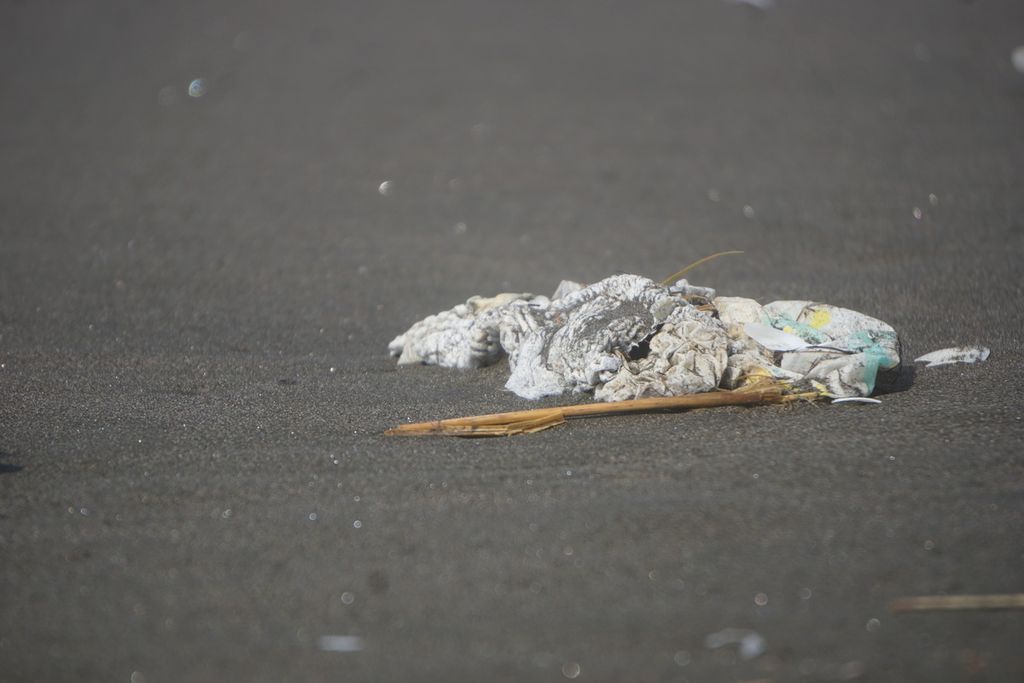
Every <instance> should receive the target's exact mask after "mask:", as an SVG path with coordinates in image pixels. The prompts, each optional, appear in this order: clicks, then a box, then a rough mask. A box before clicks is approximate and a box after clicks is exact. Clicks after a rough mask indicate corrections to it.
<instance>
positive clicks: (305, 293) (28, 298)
mask: <svg viewBox="0 0 1024 683" xmlns="http://www.w3.org/2000/svg"><path fill="white" fill-rule="evenodd" d="M148 5H157V6H156V7H149V6H148ZM428 5H429V7H428ZM1019 44H1024V4H1022V3H1020V2H1018V1H1017V0H1002V1H996V0H985V1H979V2H974V3H971V2H961V1H956V0H919V1H913V2H911V1H907V2H886V1H883V0H876V1H870V2H868V1H860V2H853V1H851V2H839V1H834V2H825V1H821V0H779V2H778V3H776V5H775V6H774V7H773V8H770V9H769V10H767V11H764V12H762V11H760V10H757V9H754V8H752V7H750V6H745V5H739V4H729V3H725V2H717V1H711V0H706V1H703V2H696V1H694V2H683V1H679V2H643V3H641V2H637V3H626V2H584V1H576V2H483V1H469V0H467V1H466V2H437V3H427V2H415V1H413V0H408V1H404V2H373V3H369V2H367V3H355V2H353V3H329V2H318V3H312V2H299V3H277V2H259V3H243V2H229V3H228V2H226V3H206V2H178V3H171V2H168V3H159V4H157V3H130V2H96V3H88V2H63V3H57V2H53V3H41V2H7V3H3V5H2V6H0V179H2V182H0V463H2V465H0V679H2V680H4V681H33V682H34V681H125V682H128V681H134V683H140V682H141V681H145V682H147V683H156V682H160V681H464V680H480V681H498V680H509V681H521V680H550V681H558V680H566V677H572V676H573V675H577V676H578V679H579V680H587V681H682V680H689V681H694V682H697V681H742V680H754V679H764V680H770V681H791V680H807V681H817V680H833V679H844V678H845V679H847V680H852V679H857V678H860V679H861V680H865V681H947V680H948V681H1019V680H1021V679H1022V678H1024V649H1022V648H1021V642H1024V612H969V613H945V614H937V613H932V614H916V615H908V616H893V615H890V614H889V613H888V612H887V608H886V605H887V603H888V601H889V600H891V599H893V598H895V597H898V596H904V595H917V594H937V593H992V592H1017V591H1022V590H1024V570H1022V567H1024V554H1022V553H1024V467H1022V465H1024V455H1022V451H1024V423H1022V421H1021V418H1022V399H1024V396H1022V393H1024V392H1022V384H1024V361H1022V355H1021V351H1020V348H1021V344H1022V328H1024V326H1022V322H1021V312H1022V305H1021V301H1022V298H1021V297H1022V279H1024V278H1022V264H1024V222H1022V221H1024V218H1022V216H1024V192H1022V188H1024V173H1022V171H1024V74H1021V73H1018V72H1016V71H1014V69H1013V67H1012V66H1011V63H1010V54H1011V51H1012V50H1013V48H1014V47H1015V46H1016V45H1019ZM198 77H202V78H205V79H206V83H207V86H206V87H207V90H206V92H205V94H203V96H202V97H198V98H192V97H189V96H188V94H187V92H186V91H187V87H188V84H189V82H190V81H191V80H192V79H193V78H198ZM165 88H166V90H163V89H165ZM385 180H390V181H391V182H392V186H391V192H390V194H388V195H387V196H383V195H382V194H381V193H380V192H379V191H378V186H379V185H380V183H381V182H383V181H385ZM709 193H710V195H711V196H709ZM929 195H933V197H934V198H933V199H930V197H929ZM712 197H713V198H712ZM747 206H749V207H751V210H748V211H747V212H746V213H747V214H751V215H750V216H745V215H744V207H747ZM915 208H917V209H919V210H920V214H919V215H920V218H915V215H914V211H915ZM459 224H463V226H462V227H460V226H459ZM722 249H743V250H745V251H746V255H745V256H741V257H730V258H728V259H722V260H719V261H717V262H715V263H713V264H709V265H707V266H705V267H704V268H702V269H701V270H700V271H697V272H696V273H695V274H694V275H693V277H692V279H693V280H694V281H696V282H698V283H700V284H705V285H711V286H714V287H717V288H718V289H719V291H720V292H721V293H725V294H734V295H746V296H753V297H756V298H758V299H760V300H762V301H765V302H767V301H770V300H773V299H778V298H807V299H815V300H821V301H827V302H829V303H833V304H838V305H843V306H848V307H851V308H854V309H857V310H860V311H864V312H866V313H869V314H872V315H875V316H877V317H879V318H881V319H883V320H886V321H888V322H889V323H891V324H892V325H894V326H895V327H896V328H897V330H898V331H899V332H900V334H901V336H902V339H903V343H904V349H905V351H906V360H907V362H908V363H909V361H910V360H911V359H913V358H914V357H916V356H917V355H920V354H922V353H925V352H928V351H932V350H934V349H937V348H941V347H944V346H950V345H954V344H961V343H966V344H970V343H981V344H985V345H988V346H990V347H991V349H992V356H991V359H990V360H989V361H988V362H987V363H983V364H980V365H976V366H953V367H944V368H936V369H927V370H926V369H920V368H919V369H917V370H916V372H915V371H914V369H913V368H911V367H909V366H908V367H907V368H906V369H905V371H904V373H903V376H902V378H901V379H900V381H899V382H898V383H897V384H896V385H895V386H894V387H893V389H894V390H893V391H892V392H891V393H888V394H886V395H884V396H882V399H883V401H884V402H883V404H882V405H881V406H869V407H859V406H834V407H829V406H824V405H805V406H797V407H793V408H789V409H780V408H758V409H721V410H712V411H704V412H693V413H689V414H680V415H646V416H638V417H617V418H609V419H593V420H587V421H579V422H573V423H570V424H569V425H567V426H563V427H560V428H558V429H555V430H551V431H548V432H545V433H541V434H536V435H532V436H526V437H518V438H511V439H502V440H484V441H480V440H476V441H458V440H423V439H411V440H396V439H390V438H385V437H383V436H381V432H382V431H383V430H384V429H385V428H387V427H389V426H392V425H394V424H396V423H399V422H402V421H406V420H410V419H413V420H424V419H430V418H435V417H448V416H456V415H461V414H468V413H475V412H488V411H496V410H504V409H514V408H521V407H527V405H528V404H527V402H525V401H522V400H519V399H517V398H516V397H515V396H513V395H511V394H509V393H507V392H504V391H503V390H502V384H503V382H504V377H505V372H506V370H505V368H504V367H501V366H498V367H494V368H489V369H487V370H483V371H479V372H450V371H444V370H439V369H436V368H425V367H414V368H402V369H396V368H395V366H394V364H393V362H392V361H391V360H390V359H388V358H387V357H386V351H385V347H386V344H387V342H388V341H389V340H390V339H391V337H392V336H394V335H395V334H397V333H398V332H400V331H402V330H403V329H404V328H405V327H406V326H407V325H409V324H410V323H411V322H413V321H414V320H416V319H418V318H420V317H422V316H424V315H426V314H428V313H433V312H436V311H438V310H440V309H443V308H447V307H449V306H451V305H453V304H455V303H458V302H460V301H462V300H464V299H465V298H466V297H468V296H469V295H471V294H475V293H494V292H496V291H501V290H509V289H511V290H525V291H536V292H541V293H549V292H550V291H551V290H553V289H554V287H555V285H556V284H557V283H558V281H559V280H560V279H561V278H563V277H568V278H574V279H579V280H584V281H593V280H596V279H598V278H601V277H603V276H605V275H608V274H611V273H614V272H623V271H625V272H639V273H644V274H647V275H650V276H652V277H657V278H661V277H664V276H665V275H667V274H669V273H671V272H673V271H674V270H676V269H678V268H679V267H680V266H682V265H684V264H686V263H688V262H690V261H692V260H695V259H696V258H699V257H701V256H704V255H706V254H709V253H711V252H714V251H718V250H722ZM551 403H552V402H550V401H548V402H547V403H546V404H551ZM311 520H312V521H311ZM356 520H359V522H360V525H357V524H356ZM357 526H359V528H356V527H357ZM759 594H763V595H759ZM758 603H763V604H758ZM876 620H877V621H876ZM725 627H736V628H743V629H752V630H754V631H756V632H757V633H758V634H760V636H762V637H763V639H764V641H765V643H766V647H767V650H766V652H765V653H764V654H763V655H762V656H760V657H758V658H756V659H752V660H749V661H743V660H742V659H741V658H740V657H739V655H738V652H737V649H736V648H735V647H732V648H723V649H720V650H710V649H708V648H706V647H705V638H706V636H707V635H708V634H711V633H715V632H717V631H719V630H720V629H723V628H725ZM324 635H354V636H359V637H361V638H362V639H363V645H364V649H363V651H361V652H354V653H338V652H324V651H321V649H320V648H319V647H318V643H319V639H320V637H321V636H324ZM133 676H134V678H133Z"/></svg>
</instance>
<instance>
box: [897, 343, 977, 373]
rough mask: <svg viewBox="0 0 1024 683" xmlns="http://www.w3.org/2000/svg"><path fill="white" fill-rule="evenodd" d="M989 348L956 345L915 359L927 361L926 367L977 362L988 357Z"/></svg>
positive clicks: (915, 360) (920, 361)
mask: <svg viewBox="0 0 1024 683" xmlns="http://www.w3.org/2000/svg"><path fill="white" fill-rule="evenodd" d="M989 353H990V352H989V350H988V348H986V347H984V346H955V347H953V348H949V349H939V350H938V351H932V352H931V353H926V354H924V355H923V356H919V357H917V358H915V359H914V362H915V363H927V364H928V365H926V366H925V367H926V368H934V367H938V366H940V365H951V364H953V363H977V362H978V361H983V360H987V359H988V354H989Z"/></svg>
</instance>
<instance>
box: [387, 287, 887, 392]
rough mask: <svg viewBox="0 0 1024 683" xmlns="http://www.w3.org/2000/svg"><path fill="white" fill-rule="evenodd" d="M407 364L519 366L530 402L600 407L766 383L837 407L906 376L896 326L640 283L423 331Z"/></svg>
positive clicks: (569, 294) (451, 313) (511, 303)
mask: <svg viewBox="0 0 1024 683" xmlns="http://www.w3.org/2000/svg"><path fill="white" fill-rule="evenodd" d="M388 348H389V351H390V353H391V355H392V356H395V357H397V358H398V362H399V364H409V363H425V364H431V365H440V366H442V367H449V368H478V367H483V366H486V365H490V364H492V363H495V362H497V361H498V360H500V359H501V358H502V357H503V356H507V357H508V362H509V370H510V376H509V379H508V381H507V383H506V384H505V387H506V388H507V389H509V390H511V391H513V392H515V393H516V394H518V395H519V396H522V397H524V398H530V399H535V398H540V397H543V396H551V395H557V394H562V393H583V392H587V393H593V395H594V398H595V399H597V400H599V401H622V400H628V399H638V398H644V397H658V396H680V395H683V394H691V393H698V392H706V391H713V390H715V389H718V388H723V389H735V388H738V387H741V386H743V385H745V384H747V383H750V382H753V381H756V380H759V379H764V378H766V377H770V378H774V379H776V380H782V381H785V382H788V383H790V384H791V385H792V386H793V387H794V388H802V389H806V390H813V391H817V392H818V393H820V394H822V395H825V396H830V397H836V398H839V397H864V396H868V395H870V394H871V393H872V392H873V391H874V388H875V382H876V378H877V375H878V373H879V372H880V371H883V370H887V369H891V368H895V367H897V366H898V365H899V362H900V357H899V342H898V339H897V336H896V332H895V330H893V328H892V327H890V326H889V325H887V324H886V323H884V322H882V321H881V320H877V319H875V318H872V317H870V316H867V315H864V314H863V313H858V312H856V311H851V310H849V309H845V308H840V307H838V306H831V305H828V304H820V303H814V302H810V301H775V302H772V303H770V304H767V305H765V306H761V305H760V304H758V303H757V302H756V301H754V300H753V299H745V298H740V297H718V296H716V292H715V291H714V290H713V289H711V288H707V287H696V286H694V285H691V284H689V283H688V282H687V281H686V280H679V281H677V282H676V283H675V284H674V285H671V286H665V285H662V284H659V283H657V282H654V281H653V280H650V279H648V278H646V277H643V276H640V275H614V276H611V277H608V278H605V279H604V280H601V281H600V282H596V283H594V284H592V285H588V286H584V285H581V284H578V283H574V282H570V281H563V282H562V283H561V284H560V285H559V287H558V289H557V290H556V292H555V294H554V295H553V296H552V297H551V298H550V299H549V298H548V297H544V296H535V295H532V294H516V293H506V294H499V295H497V296H495V297H491V298H483V297H472V298H470V299H469V300H468V301H466V303H464V304H460V305H458V306H455V307H454V308H452V309H450V310H448V311H443V312H441V313H438V314H436V315H432V316H429V317H427V318H425V319H424V320H421V321H420V322H418V323H416V324H414V325H413V326H412V327H411V328H409V330H407V331H406V332H405V333H403V334H401V335H399V336H398V337H396V338H395V339H394V340H393V341H392V342H391V343H390V345H389V347H388Z"/></svg>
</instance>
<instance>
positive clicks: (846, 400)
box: [832, 396, 881, 403]
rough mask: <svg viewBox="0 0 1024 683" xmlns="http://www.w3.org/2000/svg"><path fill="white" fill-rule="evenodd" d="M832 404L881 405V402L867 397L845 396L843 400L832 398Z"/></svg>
mask: <svg viewBox="0 0 1024 683" xmlns="http://www.w3.org/2000/svg"><path fill="white" fill-rule="evenodd" d="M832 403H881V401H879V400H878V399H877V398H868V397H867V396H846V397H845V398H834V399H832Z"/></svg>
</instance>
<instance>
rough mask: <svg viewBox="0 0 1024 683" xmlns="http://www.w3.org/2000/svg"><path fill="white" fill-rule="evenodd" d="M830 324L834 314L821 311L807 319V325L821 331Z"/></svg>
mask: <svg viewBox="0 0 1024 683" xmlns="http://www.w3.org/2000/svg"><path fill="white" fill-rule="evenodd" d="M830 322H832V314H831V313H829V312H828V311H824V310H820V309H819V310H817V311H815V312H814V313H811V317H810V318H808V319H807V324H808V325H810V326H811V327H813V328H814V329H816V330H820V329H821V328H823V327H825V325H828V324H829V323H830Z"/></svg>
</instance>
